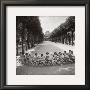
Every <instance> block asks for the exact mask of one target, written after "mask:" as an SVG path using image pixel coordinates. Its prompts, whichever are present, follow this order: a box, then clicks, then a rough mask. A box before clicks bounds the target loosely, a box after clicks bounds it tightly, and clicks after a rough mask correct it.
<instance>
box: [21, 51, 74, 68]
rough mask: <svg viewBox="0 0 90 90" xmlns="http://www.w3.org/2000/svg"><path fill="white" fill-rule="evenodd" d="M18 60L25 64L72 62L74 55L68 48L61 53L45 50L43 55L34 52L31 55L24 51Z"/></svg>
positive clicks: (41, 64)
mask: <svg viewBox="0 0 90 90" xmlns="http://www.w3.org/2000/svg"><path fill="white" fill-rule="evenodd" d="M19 61H21V62H22V64H27V65H31V66H48V65H61V64H67V63H74V62H75V56H74V54H73V51H72V50H69V52H68V53H67V52H66V51H64V52H63V53H61V52H58V53H57V52H54V53H49V52H46V54H45V55H44V54H40V55H38V53H35V54H34V55H33V56H32V55H31V54H28V53H25V54H24V55H23V56H21V58H20V59H19Z"/></svg>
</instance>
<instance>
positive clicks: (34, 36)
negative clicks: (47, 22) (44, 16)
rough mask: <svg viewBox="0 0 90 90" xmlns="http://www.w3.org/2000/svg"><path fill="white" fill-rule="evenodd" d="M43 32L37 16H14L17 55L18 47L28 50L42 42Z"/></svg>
mask: <svg viewBox="0 0 90 90" xmlns="http://www.w3.org/2000/svg"><path fill="white" fill-rule="evenodd" d="M43 35H44V34H43V32H42V28H41V25H40V21H39V17H37V16H16V51H17V52H16V53H17V55H18V46H19V45H21V47H22V54H24V47H25V48H26V50H27V49H30V48H32V47H34V45H35V44H38V43H40V42H42V41H43Z"/></svg>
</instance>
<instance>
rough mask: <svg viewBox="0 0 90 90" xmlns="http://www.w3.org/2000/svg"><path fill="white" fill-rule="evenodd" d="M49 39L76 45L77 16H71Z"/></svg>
mask: <svg viewBox="0 0 90 90" xmlns="http://www.w3.org/2000/svg"><path fill="white" fill-rule="evenodd" d="M49 39H50V40H51V41H54V42H60V43H63V44H71V45H74V41H75V16H70V17H68V18H67V19H66V21H65V22H64V23H62V24H61V25H59V26H58V27H57V28H55V29H54V31H53V32H52V33H51V35H50V37H49Z"/></svg>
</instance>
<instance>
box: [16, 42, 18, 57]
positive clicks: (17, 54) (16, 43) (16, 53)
mask: <svg viewBox="0 0 90 90" xmlns="http://www.w3.org/2000/svg"><path fill="white" fill-rule="evenodd" d="M16 51H17V52H16V55H18V44H17V43H16Z"/></svg>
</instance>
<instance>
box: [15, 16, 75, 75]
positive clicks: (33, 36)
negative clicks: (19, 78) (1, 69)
mask: <svg viewBox="0 0 90 90" xmlns="http://www.w3.org/2000/svg"><path fill="white" fill-rule="evenodd" d="M41 18H42V19H43V17H41ZM45 18H47V19H49V18H50V16H49V17H45ZM53 18H55V17H52V20H51V21H52V22H49V23H53V24H52V25H54V23H55V22H54V21H55V19H54V20H53ZM61 18H63V17H61ZM61 18H60V19H61ZM58 19H59V17H58ZM64 19H65V17H64ZM43 20H45V19H43ZM56 21H57V20H56ZM46 23H48V22H46ZM41 24H42V22H41V19H40V18H39V16H17V17H16V74H17V75H74V74H75V56H74V48H75V17H74V16H69V17H67V18H66V19H65V21H64V22H62V23H60V24H59V25H58V26H57V27H53V26H52V27H53V28H54V29H53V30H52V32H49V29H50V28H48V30H47V31H46V32H45V31H44V30H43V29H44V28H43V27H42V25H41ZM44 24H45V23H44ZM47 25H48V24H46V25H45V28H46V27H49V26H47ZM50 25H51V24H50Z"/></svg>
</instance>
